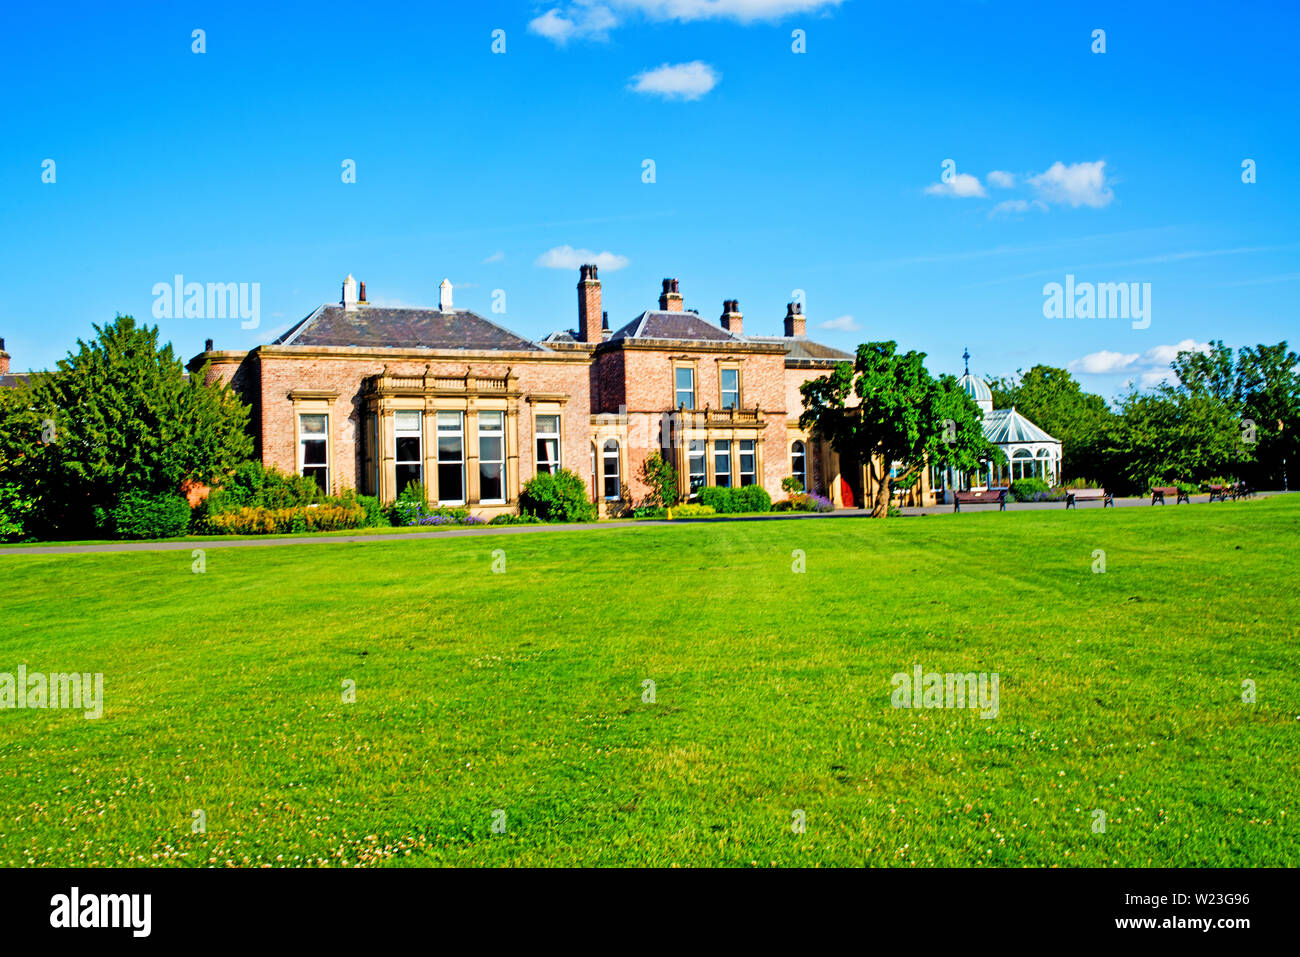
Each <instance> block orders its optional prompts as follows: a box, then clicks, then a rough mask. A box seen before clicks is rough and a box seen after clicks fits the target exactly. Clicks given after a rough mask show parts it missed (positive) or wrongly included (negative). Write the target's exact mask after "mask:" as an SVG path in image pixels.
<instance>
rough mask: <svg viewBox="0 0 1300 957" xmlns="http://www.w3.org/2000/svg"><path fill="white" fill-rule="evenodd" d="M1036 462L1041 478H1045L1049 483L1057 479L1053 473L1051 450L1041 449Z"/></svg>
mask: <svg viewBox="0 0 1300 957" xmlns="http://www.w3.org/2000/svg"><path fill="white" fill-rule="evenodd" d="M1035 464H1036V466H1037V472H1038V477H1039V478H1041V479H1044V480H1045V481H1046V482H1048V483H1049V484H1050V483H1052V482H1055V481H1056V476H1055V475H1053V474H1052V473H1053V469H1052V453H1051V452H1050V451H1049V450H1047V449H1039V450H1038V455H1037V456H1036V463H1035Z"/></svg>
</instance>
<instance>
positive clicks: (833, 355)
mask: <svg viewBox="0 0 1300 957" xmlns="http://www.w3.org/2000/svg"><path fill="white" fill-rule="evenodd" d="M745 339H746V340H748V341H750V342H780V343H783V344H784V345H785V347H786V353H785V354H786V358H787V359H835V360H836V361H840V362H852V361H853V355H852V354H851V353H848V352H843V351H841V350H839V349H836V348H833V347H832V346H826V345H822V344H821V343H820V342H813V341H812V340H811V339H805V338H804V337H803V336H745Z"/></svg>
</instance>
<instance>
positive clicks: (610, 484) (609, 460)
mask: <svg viewBox="0 0 1300 957" xmlns="http://www.w3.org/2000/svg"><path fill="white" fill-rule="evenodd" d="M601 464H602V465H603V466H604V467H605V468H604V477H605V500H606V501H610V502H616V501H618V499H619V495H620V492H619V482H618V441H617V440H615V439H606V440H605V447H604V449H603V450H602V451H601Z"/></svg>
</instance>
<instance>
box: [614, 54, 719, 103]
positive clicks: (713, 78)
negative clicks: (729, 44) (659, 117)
mask: <svg viewBox="0 0 1300 957" xmlns="http://www.w3.org/2000/svg"><path fill="white" fill-rule="evenodd" d="M721 79H722V74H721V73H719V72H718V71H717V70H715V69H713V67H711V66H709V65H708V64H707V63H705V62H703V61H702V60H692V61H691V62H690V63H665V64H664V65H663V66H659V67H656V68H655V69H653V70H645V71H643V72H641V73H638V74H637V75H636V76H634V77H632V83H631V87H630V88H631V89H632V90H635V91H636V92H637V93H648V94H650V95H651V96H662V97H663V98H664V99H665V100H698V99H699V98H700V97H702V96H703V95H704V94H705V93H708V92H709V91H710V90H711V89H713V88H714V87H715V86H717V85H718V82H719V81H720V80H721Z"/></svg>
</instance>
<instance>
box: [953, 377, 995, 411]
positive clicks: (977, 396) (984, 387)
mask: <svg viewBox="0 0 1300 957" xmlns="http://www.w3.org/2000/svg"><path fill="white" fill-rule="evenodd" d="M957 384H958V385H959V386H961V387H962V391H963V392H965V393H966V394H967V395H968V396H970V397H971V398H972V399H974V400H975V404H976V405H978V406H979V407H980V411H981V412H983V413H984V414H985V415H988V414H989V413H990V412H992V411H993V390H992V389H990V388H989V386H988V383H987V382H985V381H984V380H983V379H977V378H976V377H975V376H973V375H971V374H970V370H967V371H966V374H965V375H964V376H962V377H961V378H960V379H958V380H957Z"/></svg>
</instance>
